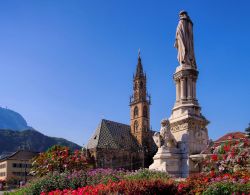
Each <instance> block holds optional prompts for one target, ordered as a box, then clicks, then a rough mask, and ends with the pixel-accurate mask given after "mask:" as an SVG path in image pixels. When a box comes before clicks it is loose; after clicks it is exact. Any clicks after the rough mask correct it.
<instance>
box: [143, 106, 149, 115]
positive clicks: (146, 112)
mask: <svg viewBox="0 0 250 195" xmlns="http://www.w3.org/2000/svg"><path fill="white" fill-rule="evenodd" d="M143 116H144V117H148V109H147V106H144V107H143Z"/></svg>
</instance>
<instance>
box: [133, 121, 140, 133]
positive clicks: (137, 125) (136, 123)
mask: <svg viewBox="0 0 250 195" xmlns="http://www.w3.org/2000/svg"><path fill="white" fill-rule="evenodd" d="M138 127H139V124H138V121H135V122H134V130H135V131H138Z"/></svg>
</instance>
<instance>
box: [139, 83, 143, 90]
mask: <svg viewBox="0 0 250 195" xmlns="http://www.w3.org/2000/svg"><path fill="white" fill-rule="evenodd" d="M140 88H141V89H142V88H143V82H142V81H141V82H140Z"/></svg>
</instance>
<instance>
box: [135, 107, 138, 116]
mask: <svg viewBox="0 0 250 195" xmlns="http://www.w3.org/2000/svg"><path fill="white" fill-rule="evenodd" d="M136 117H138V107H137V106H136V107H135V108H134V118H136Z"/></svg>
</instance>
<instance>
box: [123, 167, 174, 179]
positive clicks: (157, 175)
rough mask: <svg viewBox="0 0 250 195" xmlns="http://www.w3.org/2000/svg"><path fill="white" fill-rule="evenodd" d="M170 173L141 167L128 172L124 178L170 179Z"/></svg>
mask: <svg viewBox="0 0 250 195" xmlns="http://www.w3.org/2000/svg"><path fill="white" fill-rule="evenodd" d="M169 178H170V177H169V175H168V174H167V173H166V172H162V171H153V170H149V169H139V170H137V171H134V172H131V173H128V174H126V175H125V176H124V179H128V180H143V179H145V180H150V179H163V180H165V179H169Z"/></svg>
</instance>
